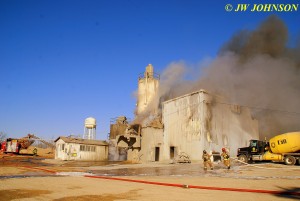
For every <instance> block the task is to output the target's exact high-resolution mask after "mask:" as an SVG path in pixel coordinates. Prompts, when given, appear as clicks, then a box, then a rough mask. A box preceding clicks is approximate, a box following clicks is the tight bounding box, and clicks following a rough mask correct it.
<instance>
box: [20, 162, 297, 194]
mask: <svg viewBox="0 0 300 201" xmlns="http://www.w3.org/2000/svg"><path fill="white" fill-rule="evenodd" d="M23 168H28V169H35V170H41V171H46V172H49V173H53V174H57V172H55V171H53V170H48V169H45V168H36V167H29V166H23ZM84 177H87V178H96V179H106V180H115V181H125V182H134V183H143V184H152V185H160V186H171V187H179V188H190V189H203V190H217V191H234V192H243V193H265V194H272V195H295V196H300V193H299V192H293V191H278V190H262V189H246V188H224V187H213V186H198V185H188V184H173V183H164V182H154V181H145V180H137V179H126V178H119V177H107V176H96V175H95V176H94V175H84Z"/></svg>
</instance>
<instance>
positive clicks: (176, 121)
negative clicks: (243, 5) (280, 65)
mask: <svg viewBox="0 0 300 201" xmlns="http://www.w3.org/2000/svg"><path fill="white" fill-rule="evenodd" d="M149 72H150V74H149ZM153 74H154V73H153V66H152V65H151V66H150V65H148V66H147V67H146V71H145V73H144V75H145V77H144V78H142V79H143V81H142V82H140V80H141V78H139V87H138V97H137V99H138V104H137V112H136V115H137V116H136V118H135V120H134V121H133V122H132V123H131V124H130V125H129V124H128V127H127V129H126V131H124V132H125V133H124V134H120V135H118V136H117V137H116V139H117V146H118V147H123V148H126V149H127V160H130V161H133V162H149V161H168V160H172V159H175V158H176V157H177V156H179V155H181V154H185V155H186V156H188V157H189V158H190V159H191V160H201V153H202V151H203V150H204V149H205V150H207V151H212V152H213V151H215V152H216V151H220V150H221V148H222V147H226V148H227V149H228V150H229V151H230V153H231V154H232V155H235V152H236V149H237V148H238V147H240V146H241V145H246V144H248V141H249V140H250V139H252V138H258V122H257V120H255V119H253V118H252V116H251V113H250V111H249V109H247V108H242V107H240V106H238V105H230V104H226V101H225V99H224V98H223V97H221V96H217V95H214V94H210V93H209V92H206V91H205V90H198V91H196V92H193V93H188V94H185V95H182V96H179V97H175V98H172V99H169V100H166V101H162V102H160V103H159V107H157V108H156V109H154V110H153V109H152V110H151V109H149V108H152V107H149V105H151V104H154V103H153V102H155V99H154V97H155V96H156V93H158V88H156V87H154V86H159V80H158V79H155V78H154V77H153V76H151V75H153ZM149 75H150V77H149ZM141 84H142V85H145V86H143V87H140V85H141ZM147 85H150V86H152V88H151V90H149V86H147ZM143 90H144V91H143ZM146 97H147V98H146ZM145 100H147V101H145ZM154 108H155V107H154Z"/></svg>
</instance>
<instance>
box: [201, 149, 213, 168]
mask: <svg viewBox="0 0 300 201" xmlns="http://www.w3.org/2000/svg"><path fill="white" fill-rule="evenodd" d="M210 157H211V155H209V154H208V153H207V152H206V151H205V150H203V155H202V159H203V165H204V170H205V171H206V170H207V166H208V165H209V167H210V169H211V170H213V169H214V168H213V164H212V162H211V160H210Z"/></svg>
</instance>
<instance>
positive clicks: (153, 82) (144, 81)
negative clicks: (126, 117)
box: [137, 65, 159, 114]
mask: <svg viewBox="0 0 300 201" xmlns="http://www.w3.org/2000/svg"><path fill="white" fill-rule="evenodd" d="M149 67H150V68H149ZM158 86H159V80H158V79H157V78H156V77H155V76H154V72H153V67H152V65H151V66H149V65H148V66H147V67H146V71H145V74H144V77H141V78H139V81H138V100H137V114H140V113H142V112H143V111H144V110H145V109H146V107H147V106H148V104H149V103H150V102H151V101H152V100H153V97H154V96H155V95H156V92H157V89H158Z"/></svg>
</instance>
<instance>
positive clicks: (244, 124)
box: [161, 91, 258, 160]
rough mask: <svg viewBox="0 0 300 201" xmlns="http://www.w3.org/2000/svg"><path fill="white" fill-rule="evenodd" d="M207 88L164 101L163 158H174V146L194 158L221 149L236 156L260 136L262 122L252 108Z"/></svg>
mask: <svg viewBox="0 0 300 201" xmlns="http://www.w3.org/2000/svg"><path fill="white" fill-rule="evenodd" d="M212 100H213V99H212V96H211V95H209V94H208V93H206V92H205V91H199V92H196V93H192V94H188V95H185V96H181V97H178V98H176V99H172V100H169V101H166V102H164V103H163V113H162V116H163V124H164V134H163V137H164V139H163V142H164V143H163V148H162V153H161V154H162V155H161V160H170V147H175V148H176V150H177V151H176V152H177V153H180V152H185V153H186V154H188V155H189V156H190V159H191V160H201V156H202V151H203V150H204V149H205V150H207V151H219V152H220V151H221V149H222V147H227V148H228V149H229V150H230V154H231V155H232V156H235V155H236V150H237V148H238V147H243V146H245V145H246V144H247V143H248V141H249V140H250V139H251V138H255V139H258V123H257V121H256V120H254V119H252V117H251V114H250V112H249V110H247V109H246V108H242V109H240V110H239V109H238V107H237V108H235V107H234V106H231V105H228V104H227V105H226V104H222V100H221V99H220V98H217V97H214V101H212Z"/></svg>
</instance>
